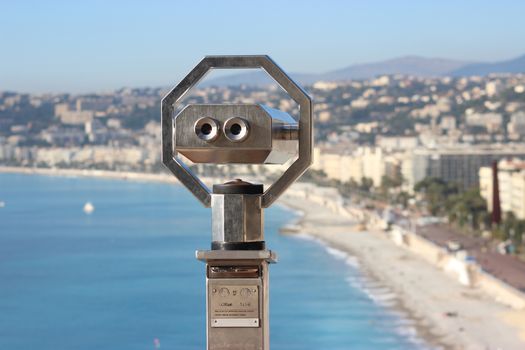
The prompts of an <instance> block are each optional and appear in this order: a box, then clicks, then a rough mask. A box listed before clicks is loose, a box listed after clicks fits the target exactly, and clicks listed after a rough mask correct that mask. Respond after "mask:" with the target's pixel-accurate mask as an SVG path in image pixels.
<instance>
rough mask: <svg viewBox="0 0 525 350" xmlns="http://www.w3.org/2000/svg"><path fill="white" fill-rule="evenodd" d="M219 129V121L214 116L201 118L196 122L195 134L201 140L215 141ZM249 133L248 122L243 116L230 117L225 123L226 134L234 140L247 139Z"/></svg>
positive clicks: (229, 138)
mask: <svg viewBox="0 0 525 350" xmlns="http://www.w3.org/2000/svg"><path fill="white" fill-rule="evenodd" d="M219 130H220V125H219V122H218V121H217V120H215V119H213V118H209V117H204V118H200V119H199V120H197V122H196V123H195V134H196V135H197V136H198V137H199V138H200V139H201V140H203V141H206V142H212V141H215V139H217V137H218V136H219ZM248 133H249V127H248V122H246V120H244V119H242V118H239V117H234V118H230V119H228V120H226V122H225V123H224V135H225V136H226V138H227V139H228V140H230V141H232V142H241V141H244V140H246V138H247V137H248Z"/></svg>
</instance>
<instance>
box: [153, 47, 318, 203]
mask: <svg viewBox="0 0 525 350" xmlns="http://www.w3.org/2000/svg"><path fill="white" fill-rule="evenodd" d="M214 68H219V69H239V68H240V69H243V68H244V69H252V68H255V69H256V68H260V69H263V70H264V71H265V72H266V73H267V74H268V75H269V76H270V77H271V78H273V80H275V82H276V83H277V84H279V85H280V86H281V87H282V88H283V89H284V90H285V91H286V93H287V94H288V95H289V96H290V97H291V98H292V99H293V100H294V101H295V102H296V103H297V104H298V105H299V121H298V123H299V152H298V157H297V159H296V160H295V161H294V162H293V163H292V164H291V165H290V167H288V169H286V171H285V172H284V173H283V174H282V175H281V176H280V177H279V178H278V179H277V180H276V181H275V182H274V183H273V184H272V185H271V186H270V187H268V189H267V190H266V191H265V192H264V193H263V194H262V195H261V196H262V198H261V205H262V207H263V208H267V207H269V206H270V205H271V204H272V203H273V202H275V200H277V198H279V196H280V195H281V194H282V193H283V192H284V191H285V190H286V189H287V188H288V187H289V186H290V185H291V184H292V183H293V182H295V180H297V178H299V177H300V176H301V175H302V174H303V173H304V172H305V171H306V170H307V169H308V167H309V166H310V165H311V163H312V147H313V118H312V99H311V98H310V96H308V94H307V93H306V91H304V90H303V89H302V88H301V87H300V86H299V85H298V84H297V83H295V82H294V81H293V79H292V78H290V77H289V76H288V75H287V74H286V73H285V72H284V71H283V70H282V69H281V68H280V67H279V66H278V65H277V64H276V63H275V62H274V61H273V60H272V59H271V58H270V57H269V56H266V55H250V56H206V57H204V58H203V59H202V60H201V61H200V62H199V63H198V64H197V65H196V66H195V68H193V69H192V70H191V71H190V72H189V73H188V75H186V77H185V78H184V79H182V80H181V82H180V83H179V84H177V85H176V86H175V87H174V88H173V89H172V90H171V91H170V92H169V93H168V94H167V95H166V96H164V98H163V99H162V107H161V122H162V163H163V164H164V165H165V166H166V167H167V168H168V169H169V170H170V171H171V172H172V173H173V175H175V177H176V178H177V179H178V180H179V181H180V182H181V183H182V184H183V185H184V186H186V188H188V190H190V191H191V192H192V193H193V194H194V195H195V197H197V199H199V200H200V201H201V203H202V204H204V206H205V207H210V205H211V191H210V190H209V189H208V187H207V186H206V185H205V184H204V183H203V182H202V181H200V179H199V178H198V177H197V176H195V174H193V173H192V172H191V170H190V169H189V167H188V166H187V165H186V164H185V163H184V162H183V161H182V160H181V159H179V158H177V157H176V152H175V150H174V149H173V132H174V129H173V122H174V118H175V115H174V113H175V110H176V106H177V104H178V103H179V102H180V100H181V99H182V98H183V97H184V95H186V93H187V92H188V91H190V90H191V88H192V87H194V86H195V85H197V84H198V82H199V81H201V80H202V79H203V78H204V76H205V75H206V74H207V73H208V72H209V71H210V70H212V69H214Z"/></svg>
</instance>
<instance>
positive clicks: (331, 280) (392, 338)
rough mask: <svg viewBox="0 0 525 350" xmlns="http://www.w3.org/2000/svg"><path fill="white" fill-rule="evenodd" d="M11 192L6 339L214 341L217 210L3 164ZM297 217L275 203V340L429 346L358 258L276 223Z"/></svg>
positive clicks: (271, 232)
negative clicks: (208, 288) (209, 299)
mask: <svg viewBox="0 0 525 350" xmlns="http://www.w3.org/2000/svg"><path fill="white" fill-rule="evenodd" d="M0 201H3V202H5V206H4V207H3V208H0V349H5V350H15V349H16V350H56V349H77V350H81V349H86V350H93V349H97V350H104V349H108V350H110V349H111V350H115V349H117V350H120V349H125V350H132V349H156V348H158V347H159V346H160V348H161V349H204V348H205V299H204V264H203V263H201V262H199V261H197V260H195V258H194V251H195V250H196V249H206V248H208V247H209V243H210V212H209V210H207V209H204V208H202V207H201V206H200V205H199V203H198V202H197V201H196V200H195V199H194V198H193V197H191V195H190V194H188V193H187V191H186V190H185V189H183V188H181V187H179V186H174V185H168V184H157V183H142V182H127V181H119V180H103V179H86V178H66V177H46V176H33V175H12V174H3V175H2V174H0ZM88 201H90V202H92V203H93V205H94V206H95V211H94V212H93V213H92V214H91V215H86V214H85V213H84V212H83V210H82V208H83V206H84V204H85V203H86V202H88ZM294 216H295V214H294V213H293V212H291V211H288V210H286V209H284V208H282V207H273V208H271V209H269V210H267V211H266V213H265V217H266V226H265V229H266V238H267V244H268V247H269V248H271V249H272V250H275V251H276V252H277V253H278V254H279V263H278V264H276V265H272V266H271V267H270V269H271V273H270V280H271V303H270V314H271V317H270V320H271V333H270V334H271V344H272V349H282V350H290V349H312V350H314V349H315V350H319V349H420V348H422V347H423V346H422V345H421V344H420V343H419V342H418V341H417V339H415V338H414V337H413V335H412V334H411V333H412V332H411V331H410V329H411V327H410V324H407V320H404V319H402V318H401V317H400V316H399V315H396V314H395V313H394V312H393V311H392V310H389V309H388V308H385V307H384V304H383V303H381V301H385V300H386V301H388V299H389V298H390V296H389V294H388V293H383V294H381V293H379V294H378V293H375V294H374V293H370V290H371V289H370V288H368V289H367V288H365V287H364V286H363V277H362V275H361V273H360V272H359V269H358V266H357V265H356V264H355V261H354V260H353V259H352V258H351V257H349V256H346V255H344V254H343V253H342V252H340V251H337V250H333V249H327V248H326V247H325V246H323V245H321V244H320V243H319V242H317V241H316V240H313V239H310V238H308V237H307V236H304V235H299V236H296V237H292V236H281V235H279V234H278V233H277V231H278V228H279V227H280V226H281V225H283V224H285V223H286V222H288V221H290V220H292V219H293V218H294ZM374 299H375V300H374Z"/></svg>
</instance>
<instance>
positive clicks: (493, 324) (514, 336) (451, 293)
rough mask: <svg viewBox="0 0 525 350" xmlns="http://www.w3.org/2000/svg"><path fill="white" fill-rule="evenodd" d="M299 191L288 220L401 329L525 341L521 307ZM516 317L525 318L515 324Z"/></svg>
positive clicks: (147, 177)
mask: <svg viewBox="0 0 525 350" xmlns="http://www.w3.org/2000/svg"><path fill="white" fill-rule="evenodd" d="M0 173H18V174H20V173H21V174H29V175H31V174H38V175H47V176H75V177H77V176H80V177H94V178H107V179H118V180H130V181H147V182H162V183H172V184H174V185H180V183H179V182H178V181H177V180H176V179H175V178H174V177H173V176H172V175H171V174H147V173H136V172H116V171H104V170H81V169H44V168H23V167H5V166H0ZM300 192H301V191H300V190H298V189H296V188H294V187H293V186H292V188H291V189H289V190H288V192H286V193H285V195H283V196H282V197H281V198H280V199H279V200H278V201H277V203H276V204H278V205H280V206H283V207H285V208H286V209H287V210H291V211H293V212H294V213H296V216H297V217H296V218H295V220H290V222H288V223H287V224H286V225H290V226H294V227H295V228H297V229H298V231H297V233H300V234H305V235H308V236H310V237H313V239H315V240H317V241H318V242H319V243H320V244H322V245H324V246H325V247H326V249H327V250H328V252H329V253H332V254H333V255H335V253H336V252H335V251H338V252H341V253H340V254H339V256H342V254H346V256H347V257H348V259H352V260H356V261H357V265H358V266H353V267H354V268H357V269H358V270H359V271H360V272H361V273H362V275H363V281H365V285H363V286H361V285H360V286H357V287H358V288H361V289H363V291H364V292H365V293H367V294H368V296H369V297H370V298H371V299H372V300H374V302H376V303H377V304H378V305H380V306H381V307H383V308H385V309H386V310H391V311H392V312H399V313H400V314H401V315H400V320H401V321H404V320H407V321H409V322H407V324H406V327H404V328H405V329H404V331H406V332H407V333H408V334H404V335H405V336H406V337H407V338H408V339H410V340H411V341H414V343H415V344H421V345H428V346H430V347H431V348H444V349H521V348H524V347H525V337H524V332H525V330H524V328H523V327H524V326H525V311H516V310H512V309H510V308H508V307H505V306H503V305H501V304H498V303H496V302H495V301H494V300H492V299H491V298H490V297H489V296H487V295H486V294H485V293H483V292H482V291H480V290H477V289H473V288H469V287H465V286H462V285H460V284H459V283H458V282H457V280H454V279H452V278H451V277H450V276H449V275H447V274H446V273H445V272H444V271H443V270H440V269H438V268H437V267H435V266H433V265H432V264H431V263H429V262H428V261H426V260H424V259H423V258H422V257H421V256H418V255H416V254H414V253H413V252H410V251H407V250H406V249H403V248H401V247H399V246H397V245H396V244H394V242H392V240H390V239H388V238H387V237H386V235H385V234H384V232H380V231H377V230H370V231H364V232H359V230H357V229H356V227H357V223H358V221H359V220H357V219H356V218H353V217H352V216H351V215H350V214H349V213H348V212H345V213H342V212H340V211H339V212H338V209H337V208H339V207H338V204H337V203H335V202H336V199H335V198H334V199H327V200H326V201H325V202H323V203H324V205H321V204H319V203H316V202H317V201H314V200H311V199H308V198H305V197H304V194H301V193H300ZM327 198H330V197H329V196H327ZM354 214H355V213H354ZM294 234H296V233H291V234H290V235H294ZM330 249H332V250H334V251H330ZM366 284H370V285H371V286H375V287H374V288H376V287H377V288H379V289H382V290H386V294H387V295H388V300H386V301H387V302H384V300H383V302H382V300H381V298H383V297H384V295H383V296H381V295H376V296H375V297H374V295H372V294H370V293H373V292H372V291H371V290H367V285H366ZM371 288H372V287H371ZM376 299H377V300H376ZM517 324H521V325H522V326H521V327H517V326H516V325H517ZM520 328H521V329H520ZM414 330H415V331H414ZM520 332H521V334H520ZM413 333H415V334H413ZM423 348H425V347H424V346H423Z"/></svg>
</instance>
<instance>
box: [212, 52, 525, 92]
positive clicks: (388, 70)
mask: <svg viewBox="0 0 525 350" xmlns="http://www.w3.org/2000/svg"><path fill="white" fill-rule="evenodd" d="M491 73H525V55H523V56H520V57H518V58H515V59H512V60H507V61H500V62H492V63H480V62H465V61H457V60H449V59H443V58H426V57H420V56H405V57H400V58H394V59H391V60H386V61H380V62H374V63H364V64H355V65H351V66H348V67H346V68H342V69H337V70H333V71H330V72H326V73H321V74H304V73H290V75H291V76H292V77H293V78H294V79H295V80H297V81H298V82H300V83H302V84H312V83H315V82H316V81H342V80H352V79H369V78H373V77H376V76H379V75H385V74H402V75H413V76H420V77H439V76H456V77H457V76H471V75H481V76H483V75H488V74H491ZM270 83H271V79H270V78H269V77H268V76H267V75H266V74H265V73H264V72H261V71H254V72H249V73H241V74H234V75H228V76H223V77H218V78H215V79H210V80H209V81H205V82H203V85H204V86H211V85H216V86H228V85H230V86H233V85H241V84H246V85H256V86H257V85H268V84H270Z"/></svg>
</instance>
